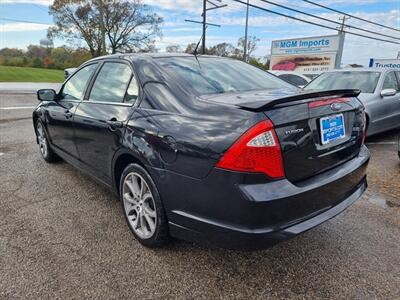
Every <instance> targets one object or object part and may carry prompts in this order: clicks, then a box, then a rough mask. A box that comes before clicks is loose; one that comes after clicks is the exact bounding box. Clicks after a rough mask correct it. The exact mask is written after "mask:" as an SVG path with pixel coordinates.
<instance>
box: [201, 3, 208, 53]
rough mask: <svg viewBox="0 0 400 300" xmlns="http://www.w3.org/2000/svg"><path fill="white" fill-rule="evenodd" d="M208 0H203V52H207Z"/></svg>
mask: <svg viewBox="0 0 400 300" xmlns="http://www.w3.org/2000/svg"><path fill="white" fill-rule="evenodd" d="M206 14H207V0H203V41H202V45H201V53H202V54H203V55H204V54H206V29H207V27H206V21H207V15H206Z"/></svg>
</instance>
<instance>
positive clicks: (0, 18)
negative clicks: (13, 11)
mask: <svg viewBox="0 0 400 300" xmlns="http://www.w3.org/2000/svg"><path fill="white" fill-rule="evenodd" d="M0 20H4V21H10V22H21V23H28V24H43V25H54V24H50V23H42V22H34V21H28V20H17V19H11V18H3V17H0Z"/></svg>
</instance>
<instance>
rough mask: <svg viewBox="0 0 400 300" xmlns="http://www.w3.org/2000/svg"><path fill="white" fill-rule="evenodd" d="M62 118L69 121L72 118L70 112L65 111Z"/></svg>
mask: <svg viewBox="0 0 400 300" xmlns="http://www.w3.org/2000/svg"><path fill="white" fill-rule="evenodd" d="M64 116H65V118H66V119H71V118H72V112H70V111H69V110H67V111H65V113H64Z"/></svg>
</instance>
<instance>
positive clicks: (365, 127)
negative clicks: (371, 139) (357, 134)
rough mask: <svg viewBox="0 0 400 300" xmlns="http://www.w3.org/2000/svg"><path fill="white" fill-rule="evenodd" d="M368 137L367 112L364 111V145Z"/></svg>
mask: <svg viewBox="0 0 400 300" xmlns="http://www.w3.org/2000/svg"><path fill="white" fill-rule="evenodd" d="M366 137H367V115H366V114H365V111H363V135H362V144H364V143H365V138H366Z"/></svg>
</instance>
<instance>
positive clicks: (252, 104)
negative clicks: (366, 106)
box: [236, 89, 361, 112]
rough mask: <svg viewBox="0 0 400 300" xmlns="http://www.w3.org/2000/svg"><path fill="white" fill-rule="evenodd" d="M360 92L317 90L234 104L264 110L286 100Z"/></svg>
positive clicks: (338, 95) (257, 110) (339, 95)
mask: <svg viewBox="0 0 400 300" xmlns="http://www.w3.org/2000/svg"><path fill="white" fill-rule="evenodd" d="M360 93H361V91H360V90H351V89H346V90H328V91H318V92H315V91H314V92H313V91H311V92H304V93H299V94H296V95H291V96H287V97H281V98H275V99H274V98H273V99H268V100H265V101H264V100H262V101H254V102H244V103H238V104H236V106H238V107H240V108H243V109H246V110H251V111H256V112H259V111H264V110H267V109H269V108H272V107H274V106H275V105H279V104H283V103H288V102H295V101H300V100H312V99H315V98H323V97H330V96H334V97H338V98H339V97H357V96H358V95H359V94H360Z"/></svg>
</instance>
